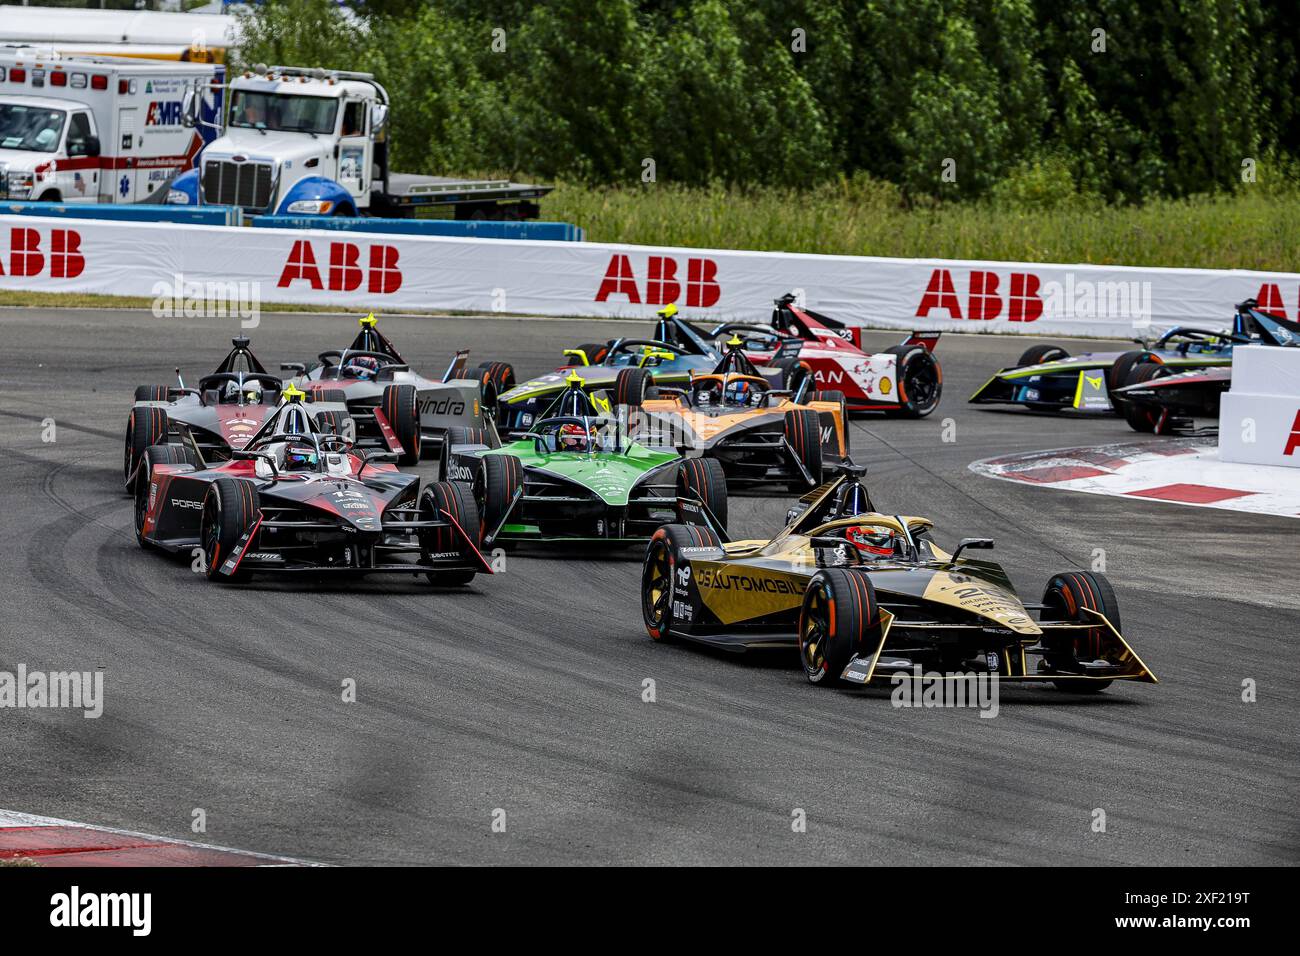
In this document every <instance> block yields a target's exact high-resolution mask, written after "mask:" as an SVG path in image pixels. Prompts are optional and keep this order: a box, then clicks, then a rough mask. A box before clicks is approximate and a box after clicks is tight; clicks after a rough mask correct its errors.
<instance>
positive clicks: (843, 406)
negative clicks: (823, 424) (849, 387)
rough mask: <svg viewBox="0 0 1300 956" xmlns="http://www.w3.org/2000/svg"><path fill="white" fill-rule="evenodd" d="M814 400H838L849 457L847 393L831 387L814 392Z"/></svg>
mask: <svg viewBox="0 0 1300 956" xmlns="http://www.w3.org/2000/svg"><path fill="white" fill-rule="evenodd" d="M813 401H815V402H838V403H839V406H840V427H841V428H843V429H844V457H845V458H848V457H849V431H850V429H849V400H848V398H847V397H846V396H845V394H844V393H843V392H841V391H839V390H838V389H830V390H828V391H824V392H814V393H813Z"/></svg>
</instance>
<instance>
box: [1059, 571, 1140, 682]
mask: <svg viewBox="0 0 1300 956" xmlns="http://www.w3.org/2000/svg"><path fill="white" fill-rule="evenodd" d="M1043 604H1044V605H1046V607H1045V608H1044V610H1043V612H1042V620H1043V621H1045V622H1046V621H1064V622H1068V623H1070V624H1086V623H1088V622H1089V621H1091V620H1094V618H1092V616H1091V615H1089V614H1086V613H1084V609H1085V608H1087V609H1089V610H1093V611H1099V612H1100V613H1102V614H1104V615H1105V616H1106V620H1108V621H1110V623H1111V624H1112V625H1113V626H1114V628H1115V630H1117V631H1122V630H1123V627H1122V625H1121V624H1120V617H1119V600H1118V599H1117V598H1116V597H1115V589H1114V588H1113V587H1111V585H1110V581H1108V580H1107V579H1106V576H1105V575H1104V574H1102V573H1100V572H1099V571H1062V572H1061V573H1060V574H1055V575H1053V576H1052V577H1051V579H1050V580H1049V581H1048V582H1047V587H1046V588H1045V589H1044V590H1043ZM1105 635H1106V632H1105V630H1104V629H1103V628H1101V627H1094V628H1089V629H1088V630H1086V631H1076V632H1074V634H1073V635H1069V636H1064V635H1052V636H1051V637H1050V638H1049V639H1047V640H1045V641H1044V645H1045V646H1046V648H1047V653H1046V654H1045V655H1044V659H1045V661H1046V663H1047V664H1049V665H1051V666H1053V667H1061V668H1062V669H1066V670H1068V669H1069V667H1070V665H1071V664H1072V663H1073V661H1075V660H1076V659H1078V658H1080V657H1088V658H1089V659H1092V660H1095V659H1096V658H1098V657H1100V656H1101V643H1102V641H1103V640H1104V638H1105ZM1053 683H1054V684H1056V686H1057V687H1058V688H1060V689H1061V690H1066V691H1071V692H1073V693H1077V694H1099V693H1101V692H1102V691H1103V690H1105V689H1106V688H1107V687H1109V686H1110V684H1111V682H1110V681H1108V680H1079V679H1075V680H1060V681H1053Z"/></svg>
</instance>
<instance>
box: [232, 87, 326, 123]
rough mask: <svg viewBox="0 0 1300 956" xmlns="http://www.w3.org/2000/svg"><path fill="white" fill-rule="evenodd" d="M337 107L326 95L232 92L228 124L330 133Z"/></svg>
mask: <svg viewBox="0 0 1300 956" xmlns="http://www.w3.org/2000/svg"><path fill="white" fill-rule="evenodd" d="M338 108H339V104H338V100H335V99H331V98H329V97H326V96H285V95H283V94H281V93H256V92H253V91H250V90H236V91H235V92H234V95H233V96H232V97H231V101H230V125H231V126H241V127H243V128H245V129H269V130H278V131H280V132H286V133H332V132H334V117H335V114H337V113H338Z"/></svg>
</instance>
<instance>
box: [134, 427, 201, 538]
mask: <svg viewBox="0 0 1300 956" xmlns="http://www.w3.org/2000/svg"><path fill="white" fill-rule="evenodd" d="M154 465H192V466H194V467H195V468H197V467H199V461H198V458H197V457H195V455H194V452H193V451H192V450H191V449H190V448H189V447H188V446H184V445H154V446H152V447H150V448H146V449H145V452H144V454H143V455H142V456H141V458H140V476H139V481H137V482H136V485H135V540H136V541H137V542H138V543H139V545H140V547H142V548H148V547H150V544H149V542H148V540H147V539H146V538H145V536H144V519H145V516H146V515H147V514H148V511H149V496H150V494H151V493H152V491H153V487H152V486H153V482H152V481H151V480H150V479H151V478H152V476H153V468H154Z"/></svg>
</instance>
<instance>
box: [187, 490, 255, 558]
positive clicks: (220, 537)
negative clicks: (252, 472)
mask: <svg viewBox="0 0 1300 956" xmlns="http://www.w3.org/2000/svg"><path fill="white" fill-rule="evenodd" d="M260 508H261V503H260V501H259V500H258V495H257V485H256V484H255V483H254V482H252V481H249V480H248V479H247V478H226V477H222V478H218V479H217V480H216V481H214V482H213V483H212V484H210V485H208V491H207V494H205V495H204V496H203V517H202V518H201V519H200V521H199V545H200V546H201V547H202V548H203V561H204V564H205V565H206V570H207V575H208V580H209V581H218V580H226V581H231V582H240V581H247V580H248V579H249V577H251V574H250V572H248V571H245V570H243V569H240V570H238V571H236V572H235V574H234V575H233V576H231V577H229V578H220V577H218V575H217V569H218V568H220V567H221V563H222V562H223V561H225V560H226V557H227V556H228V555H229V554H230V551H231V549H233V548H234V547H235V546H236V545H237V544H238V543H239V539H240V538H242V537H243V536H244V533H245V532H246V531H247V530H248V529H249V527H250V526H251V525H252V524H253V522H254V521H256V520H257V516H258V513H259V510H260ZM253 544H254V542H252V541H250V542H249V545H248V546H249V549H250V550H251V549H252V547H253Z"/></svg>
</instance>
